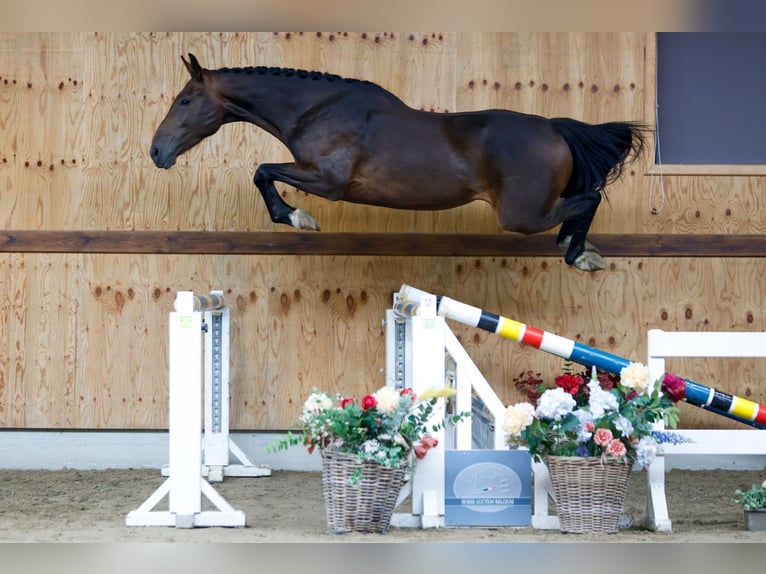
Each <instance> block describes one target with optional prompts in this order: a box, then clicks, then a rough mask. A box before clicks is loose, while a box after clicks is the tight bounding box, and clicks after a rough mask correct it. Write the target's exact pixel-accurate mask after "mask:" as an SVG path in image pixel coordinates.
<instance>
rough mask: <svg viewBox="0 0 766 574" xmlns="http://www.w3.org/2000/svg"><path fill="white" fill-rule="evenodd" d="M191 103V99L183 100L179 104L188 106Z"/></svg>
mask: <svg viewBox="0 0 766 574" xmlns="http://www.w3.org/2000/svg"><path fill="white" fill-rule="evenodd" d="M189 102H190V100H189V98H182V99H181V101H180V102H178V103H179V104H181V105H182V106H188V105H189Z"/></svg>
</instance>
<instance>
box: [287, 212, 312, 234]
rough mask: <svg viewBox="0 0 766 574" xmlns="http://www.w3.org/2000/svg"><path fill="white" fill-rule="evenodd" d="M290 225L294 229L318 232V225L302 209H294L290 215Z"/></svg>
mask: <svg viewBox="0 0 766 574" xmlns="http://www.w3.org/2000/svg"><path fill="white" fill-rule="evenodd" d="M290 225H292V226H293V227H295V229H310V230H311V231H319V224H318V223H317V222H316V219H314V216H313V215H311V214H310V213H309V212H308V211H304V210H302V209H294V210H293V212H292V213H291V214H290Z"/></svg>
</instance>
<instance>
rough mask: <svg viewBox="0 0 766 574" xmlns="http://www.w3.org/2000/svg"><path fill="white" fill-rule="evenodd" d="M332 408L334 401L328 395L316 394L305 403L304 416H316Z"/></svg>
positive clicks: (311, 395) (312, 394)
mask: <svg viewBox="0 0 766 574" xmlns="http://www.w3.org/2000/svg"><path fill="white" fill-rule="evenodd" d="M331 407H332V399H331V398H330V396H329V395H327V394H326V393H319V392H314V393H311V394H310V395H309V398H307V399H306V402H305V403H303V414H304V415H307V414H308V415H316V414H319V413H320V412H322V411H325V410H327V409H329V408H331Z"/></svg>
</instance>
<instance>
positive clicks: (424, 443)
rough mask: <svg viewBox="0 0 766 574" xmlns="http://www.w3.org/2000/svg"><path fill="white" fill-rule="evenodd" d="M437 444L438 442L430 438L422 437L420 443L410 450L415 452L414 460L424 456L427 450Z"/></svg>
mask: <svg viewBox="0 0 766 574" xmlns="http://www.w3.org/2000/svg"><path fill="white" fill-rule="evenodd" d="M437 444H439V441H438V440H437V439H436V438H434V437H432V436H424V437H423V438H421V439H420V442H419V443H418V444H416V445H415V447H414V448H413V449H412V450H413V451H414V452H415V458H417V459H418V460H420V459H422V458H423V457H425V456H426V453H427V452H428V449H431V448H433V447H435V446H436V445H437Z"/></svg>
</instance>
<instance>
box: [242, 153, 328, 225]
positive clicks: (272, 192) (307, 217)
mask: <svg viewBox="0 0 766 574" xmlns="http://www.w3.org/2000/svg"><path fill="white" fill-rule="evenodd" d="M290 168H292V169H290ZM289 172H293V173H289ZM295 174H301V175H303V176H305V177H303V178H301V177H294V175H295ZM291 175H292V177H291ZM311 175H314V177H310V176H311ZM306 176H308V177H306ZM312 180H315V174H313V173H312V172H308V171H306V170H300V169H299V168H297V167H296V166H295V165H294V164H269V163H265V164H262V165H260V166H258V169H257V170H256V171H255V177H254V178H253V181H254V182H255V186H256V187H257V188H258V191H260V192H261V196H262V197H263V201H264V202H265V203H266V209H268V210H269V216H270V217H271V220H272V221H273V222H274V223H284V224H286V225H291V226H292V227H295V228H296V229H311V230H313V231H319V224H317V222H316V220H315V219H314V217H313V216H312V215H311V214H310V213H309V212H308V211H304V210H303V209H299V208H296V207H293V206H291V205H289V204H288V203H286V202H285V200H284V199H282V196H281V195H279V191H277V188H276V187H275V186H274V182H275V181H282V182H285V183H287V184H290V185H293V186H295V187H297V188H298V189H301V190H302V191H306V192H307V193H314V192H313V191H312V190H311V189H307V187H306V186H309V187H310V183H309V182H311V181H312Z"/></svg>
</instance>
